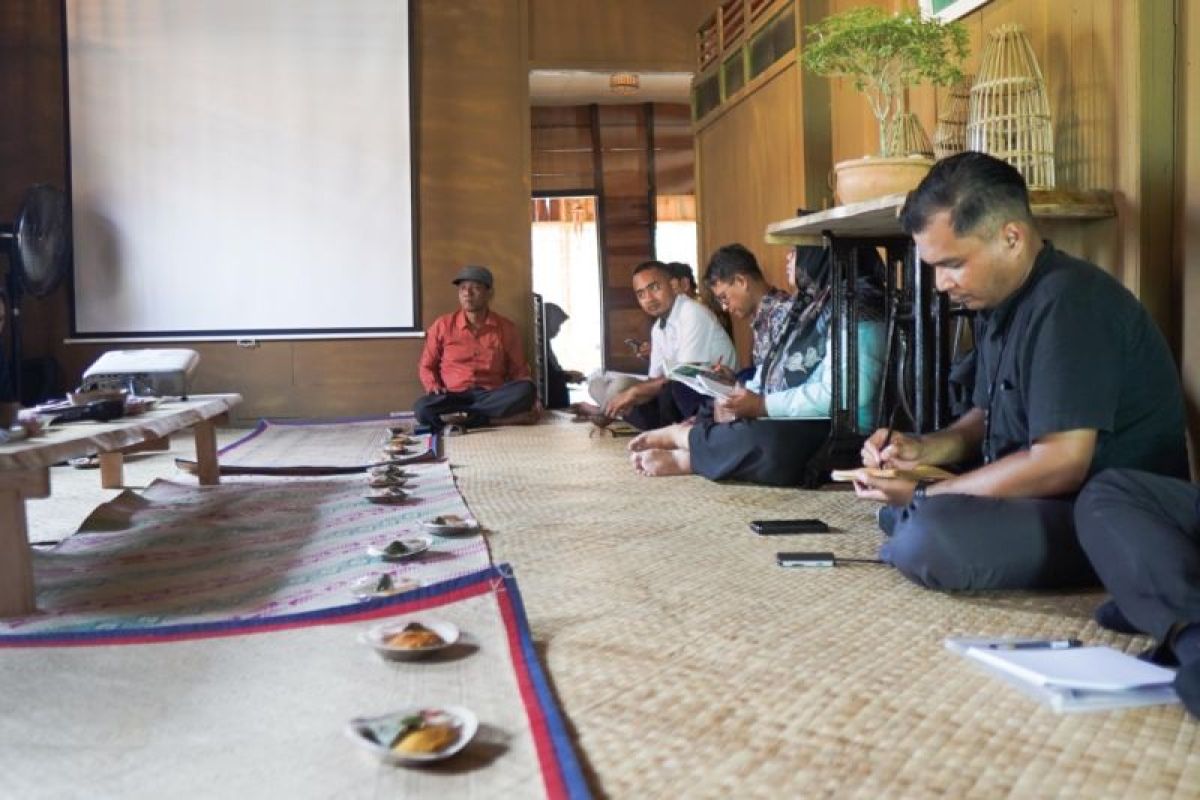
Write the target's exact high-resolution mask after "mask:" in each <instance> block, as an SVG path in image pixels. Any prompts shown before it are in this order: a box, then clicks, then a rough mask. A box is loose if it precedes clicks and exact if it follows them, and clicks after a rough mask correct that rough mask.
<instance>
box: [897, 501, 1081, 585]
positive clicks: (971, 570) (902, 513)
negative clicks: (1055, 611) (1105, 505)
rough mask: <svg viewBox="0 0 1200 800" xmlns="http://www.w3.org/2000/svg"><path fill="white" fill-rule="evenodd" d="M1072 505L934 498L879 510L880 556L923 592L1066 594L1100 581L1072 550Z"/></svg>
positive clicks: (1074, 542) (1074, 545)
mask: <svg viewBox="0 0 1200 800" xmlns="http://www.w3.org/2000/svg"><path fill="white" fill-rule="evenodd" d="M1072 509H1073V502H1072V498H1020V499H1011V500H1009V499H1005V500H1000V499H995V498H991V497H975V496H973V495H965V494H939V495H935V496H933V497H927V498H925V499H924V500H919V501H917V502H916V503H913V504H909V505H908V506H906V507H904V508H893V507H890V506H885V507H884V509H883V511H882V512H881V513H880V515H879V523H880V527H881V528H882V529H883V531H884V533H886V534H888V537H889V538H888V540H887V541H885V542H884V544H883V546H882V547H881V548H880V550H879V557H880V558H881V559H883V561H885V562H886V563H889V564H891V565H893V566H894V567H896V569H898V570H900V572H902V573H903V574H904V576H905V577H906V578H908V579H909V580H911V581H913V582H914V583H919V584H920V585H922V586H925V587H928V588H930V589H943V590H954V591H957V590H961V591H973V590H979V589H1067V588H1076V587H1083V586H1095V585H1096V584H1097V583H1098V582H1099V581H1098V580H1097V578H1096V573H1095V572H1094V571H1093V570H1092V567H1091V564H1090V563H1089V562H1088V558H1087V555H1086V554H1085V553H1084V552H1083V548H1082V547H1080V546H1079V541H1078V540H1077V538H1076V536H1075V525H1074V522H1073V520H1072V516H1071V514H1072Z"/></svg>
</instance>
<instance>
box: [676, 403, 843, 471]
mask: <svg viewBox="0 0 1200 800" xmlns="http://www.w3.org/2000/svg"><path fill="white" fill-rule="evenodd" d="M828 438H829V420H827V419H753V420H751V419H739V420H736V421H735V422H716V421H714V420H713V417H712V406H709V405H706V406H704V407H703V408H702V409H701V410H700V413H699V414H697V416H696V424H695V425H693V426H692V430H691V432H690V433H689V434H688V448H689V450H690V451H691V454H692V470H693V471H694V472H695V473H696V474H697V475H703V476H704V477H706V478H708V479H709V480H712V481H720V480H734V481H749V482H750V483H761V484H765V485H767V486H799V485H800V484H801V482H802V481H803V477H804V468H805V466H807V465H808V461H809V459H810V458H812V457H813V455H814V454H816V452H817V451H818V450H819V449H821V445H823V444H825V440H826V439H828Z"/></svg>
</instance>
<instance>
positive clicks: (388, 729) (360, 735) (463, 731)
mask: <svg viewBox="0 0 1200 800" xmlns="http://www.w3.org/2000/svg"><path fill="white" fill-rule="evenodd" d="M478 730H479V718H478V717H476V716H475V714H474V713H473V712H471V711H470V710H468V709H466V708H463V707H462V706H442V707H440V708H406V709H401V710H400V711H392V712H390V713H388V714H381V715H380V716H378V717H355V718H354V719H352V720H350V724H349V725H348V726H347V731H348V732H349V734H350V736H351V737H353V739H354V740H355V741H356V742H358V743H359V744H360V745H361V746H362V747H364V748H366V749H367V750H368V751H370V752H371V753H373V754H374V755H375V756H376V757H377V758H379V759H380V760H382V761H384V762H385V763H388V764H400V765H404V766H413V765H419V764H427V763H429V762H431V761H441V760H442V759H444V758H450V757H451V756H453V755H455V754H456V753H459V752H461V751H462V749H463V748H464V747H466V746H467V744H468V743H469V742H470V741H471V739H472V738H473V737H474V736H475V733H476V732H477V731H478Z"/></svg>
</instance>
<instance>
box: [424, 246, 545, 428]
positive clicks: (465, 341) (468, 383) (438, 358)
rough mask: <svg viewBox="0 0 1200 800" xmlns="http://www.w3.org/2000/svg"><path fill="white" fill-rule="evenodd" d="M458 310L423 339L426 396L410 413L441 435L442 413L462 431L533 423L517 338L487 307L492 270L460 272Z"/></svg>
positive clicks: (527, 380) (506, 322)
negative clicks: (454, 418) (459, 417)
mask: <svg viewBox="0 0 1200 800" xmlns="http://www.w3.org/2000/svg"><path fill="white" fill-rule="evenodd" d="M453 283H454V285H455V286H456V287H458V305H459V310H458V311H455V312H453V313H450V314H446V315H444V316H441V317H438V318H437V320H435V321H434V323H433V325H431V326H430V328H429V331H428V333H426V335H425V350H424V352H422V353H421V362H420V377H421V384H422V385H423V386H424V387H425V391H426V392H428V394H426V395H425V396H424V397H421V398H419V399H418V400H417V402H416V405H415V406H414V408H413V410H414V411H415V413H416V415H417V420H418V421H419V422H421V424H423V425H428V426H429V427H430V428H431V429H432V430H434V431H440V430H441V429H442V428H443V427H444V426H445V422H444V420H443V419H442V417H443V415H449V414H463V415H465V420H464V423H463V424H464V427H468V428H471V427H479V426H482V425H489V424H491V425H503V424H505V423H518V422H532V421H533V420H534V414H533V407H534V401H535V400H536V397H537V393H536V391H535V390H534V386H533V382H532V381H531V380H530V377H529V364H528V362H527V361H526V360H525V352H524V348H523V346H522V344H521V336H520V334H519V333H517V326H516V325H514V324H513V323H512V321H511V320H508V319H505V318H504V317H502V316H500V315H499V314H497V313H496V312H495V311H492V310H491V309H490V308H488V303H489V302H490V301H491V299H492V272H491V270H489V269H488V268H487V267H479V266H467V267H463V268H462V269H461V270H459V273H458V275H456V276H455V278H454V281H453Z"/></svg>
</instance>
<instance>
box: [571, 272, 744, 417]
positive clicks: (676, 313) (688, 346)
mask: <svg viewBox="0 0 1200 800" xmlns="http://www.w3.org/2000/svg"><path fill="white" fill-rule="evenodd" d="M633 291H634V294H635V295H636V296H637V300H638V305H640V306H641V307H642V310H643V311H645V312H646V313H647V314H649V315H650V316H651V317H654V320H655V321H654V325H653V326H652V328H651V330H650V373H649V377H648V378H647V379H646V380H644V381H636V382H634V383H633V384H632V385H630V386H627V387H626V388H622V389H621V390H620V391H615V392H613V391H612V390H611V388H609V389H608V392H607V393H606V392H605V389H606V388H608V387H613V386H614V385H615V384H614V382H612V381H603V380H595V379H593V381H592V383H591V384H590V385H589V389H591V390H592V396H593V398H594V399H595V400H596V402H597V403H599V404H600V406H601V407H602V408H603V409H604V414H605V416H608V417H622V418H624V419H625V420H626V421H627V422H629V423H630V424H631V425H633V426H634V427H635V428H638V429H640V430H652V429H654V428H659V427H662V426H663V425H669V424H671V423H672V422H678V421H680V420H682V419H686V418H688V417H690V416H692V415H693V414H695V413H696V410H697V409H698V408H699V407H700V402H701V400H702V397H701V396H700V395H699V394H697V393H696V392H693V391H692V390H691V389H689V388H687V387H686V386H684V385H683V384H681V383H673V382H671V381H669V380H667V377H666V367H667V365H668V364H670V365H675V364H723V365H725V366H727V367H729V368H730V369H734V370H736V369H737V352H736V350H734V347H733V341H732V340H731V339H730V338H729V334H728V333H726V332H725V329H724V328H722V327H721V324H720V323H719V322H718V321H717V317H716V315H715V314H713V313H712V311H710V310H709V309H708V308H706V307H705V306H704V305H702V304H701V303H699V302H697V301H695V300H693V299H692V298H690V297H687V296H686V295H682V294H677V293H676V291H675V289H674V288H673V286H672V281H671V273H670V271H669V270H668V269H667V267H666V265H665V264H663V263H661V262H659V261H646V262H644V263H642V264H639V265H638V267H637V269H635V270H634V271H633ZM606 394H607V396H605V395H606ZM598 395H599V396H598Z"/></svg>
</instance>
